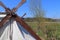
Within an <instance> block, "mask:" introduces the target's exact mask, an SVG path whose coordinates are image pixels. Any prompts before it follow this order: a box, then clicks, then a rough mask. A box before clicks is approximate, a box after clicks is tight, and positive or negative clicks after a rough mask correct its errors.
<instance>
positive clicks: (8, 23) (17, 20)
mask: <svg viewBox="0 0 60 40" xmlns="http://www.w3.org/2000/svg"><path fill="white" fill-rule="evenodd" d="M25 1H26V0H22V1H21V2H20V3H19V4H18V5H17V6H16V7H15V8H13V9H12V10H11V9H9V8H7V7H6V6H5V5H4V4H3V3H2V2H1V1H0V6H2V7H3V8H4V9H5V11H6V12H4V13H0V40H41V39H40V38H39V37H38V36H37V35H36V33H35V32H34V31H33V30H32V29H31V28H30V26H28V25H27V24H26V23H25V21H24V20H23V19H22V18H21V17H19V16H18V15H17V14H15V12H16V11H17V9H18V8H19V7H20V6H21V5H22V4H23V3H25ZM2 14H3V15H2ZM23 16H24V15H23Z"/></svg>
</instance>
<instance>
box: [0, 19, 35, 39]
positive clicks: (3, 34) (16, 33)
mask: <svg viewBox="0 0 60 40" xmlns="http://www.w3.org/2000/svg"><path fill="white" fill-rule="evenodd" d="M0 40H36V39H35V38H34V37H32V36H31V35H30V33H29V32H27V31H26V30H25V29H24V28H23V27H22V26H21V25H20V24H19V23H17V22H16V21H15V20H13V21H11V23H10V21H9V22H7V23H6V24H5V25H4V26H3V27H2V28H0Z"/></svg>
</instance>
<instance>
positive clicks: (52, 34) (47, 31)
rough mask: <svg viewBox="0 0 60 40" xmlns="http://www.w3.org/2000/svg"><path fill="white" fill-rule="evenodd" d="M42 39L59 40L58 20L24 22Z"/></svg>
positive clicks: (59, 23) (59, 26)
mask: <svg viewBox="0 0 60 40" xmlns="http://www.w3.org/2000/svg"><path fill="white" fill-rule="evenodd" d="M26 23H27V24H28V25H30V26H31V28H32V29H33V30H34V32H36V34H37V35H38V36H39V37H41V38H42V39H44V40H60V22H40V24H39V26H38V22H26Z"/></svg>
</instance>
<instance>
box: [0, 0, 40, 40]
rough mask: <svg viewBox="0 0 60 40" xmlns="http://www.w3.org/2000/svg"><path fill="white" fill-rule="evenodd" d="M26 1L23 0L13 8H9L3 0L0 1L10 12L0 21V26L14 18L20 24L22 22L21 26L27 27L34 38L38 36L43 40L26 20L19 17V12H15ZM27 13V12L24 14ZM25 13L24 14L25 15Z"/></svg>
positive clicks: (0, 4) (7, 11)
mask: <svg viewBox="0 0 60 40" xmlns="http://www.w3.org/2000/svg"><path fill="white" fill-rule="evenodd" d="M25 2H26V0H22V1H21V2H20V3H19V4H18V5H17V6H16V7H15V8H13V9H12V10H11V9H9V8H7V7H6V6H5V5H4V4H3V3H2V2H1V1H0V6H2V7H3V8H4V9H5V11H6V13H8V14H7V15H6V16H5V17H4V18H3V19H2V21H1V22H0V28H2V26H3V25H4V24H6V23H7V22H8V20H9V19H11V18H14V19H15V20H16V21H17V22H18V23H19V24H21V26H22V27H23V28H25V29H26V30H27V31H28V32H29V33H30V34H31V35H32V36H33V37H34V38H36V39H37V40H41V39H40V38H39V37H38V36H37V35H36V34H35V32H34V31H32V29H31V28H30V27H29V26H28V25H27V24H26V23H25V22H24V20H23V19H22V18H21V17H19V16H18V15H17V14H15V12H16V11H17V10H18V8H19V7H20V6H21V5H23V4H24V3H25ZM24 15H25V14H24ZM24 15H23V16H24Z"/></svg>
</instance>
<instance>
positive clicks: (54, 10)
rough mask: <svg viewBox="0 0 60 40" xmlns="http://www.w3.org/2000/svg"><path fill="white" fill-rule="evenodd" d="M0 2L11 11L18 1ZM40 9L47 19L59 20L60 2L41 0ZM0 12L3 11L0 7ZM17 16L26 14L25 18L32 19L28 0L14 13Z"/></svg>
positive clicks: (59, 0) (57, 0)
mask: <svg viewBox="0 0 60 40" xmlns="http://www.w3.org/2000/svg"><path fill="white" fill-rule="evenodd" d="M0 1H2V2H3V3H4V4H5V5H6V6H7V7H8V8H10V9H12V8H13V7H15V6H16V5H17V4H18V3H19V2H20V0H0ZM41 4H42V8H43V10H44V11H45V13H46V15H45V17H47V18H60V0H42V2H41ZM0 11H4V9H3V8H2V7H0ZM16 13H17V14H18V15H19V16H22V15H23V14H24V13H27V14H26V16H25V17H32V16H31V13H30V11H29V0H27V2H26V3H25V4H24V5H22V6H21V7H20V8H19V9H18V10H17V12H16Z"/></svg>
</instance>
